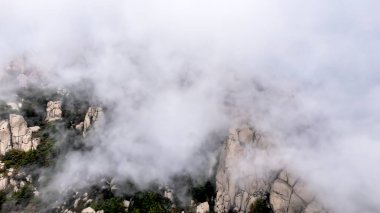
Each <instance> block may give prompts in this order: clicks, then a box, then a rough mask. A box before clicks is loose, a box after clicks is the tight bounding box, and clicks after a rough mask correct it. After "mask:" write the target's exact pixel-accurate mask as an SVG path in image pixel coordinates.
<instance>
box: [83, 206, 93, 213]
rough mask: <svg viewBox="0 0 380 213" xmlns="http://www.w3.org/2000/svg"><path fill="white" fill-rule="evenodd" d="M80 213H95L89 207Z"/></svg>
mask: <svg viewBox="0 0 380 213" xmlns="http://www.w3.org/2000/svg"><path fill="white" fill-rule="evenodd" d="M82 213H96V211H95V210H94V209H93V208H91V207H87V208H85V209H83V210H82Z"/></svg>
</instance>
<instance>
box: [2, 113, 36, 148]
mask: <svg viewBox="0 0 380 213" xmlns="http://www.w3.org/2000/svg"><path fill="white" fill-rule="evenodd" d="M9 124H10V129H11V134H12V149H19V150H23V151H28V150H31V149H36V148H37V145H38V144H39V142H40V139H39V138H33V133H35V132H38V130H39V129H40V127H38V126H34V127H29V128H28V125H27V123H26V121H25V119H24V117H22V116H21V115H16V114H10V115H9Z"/></svg>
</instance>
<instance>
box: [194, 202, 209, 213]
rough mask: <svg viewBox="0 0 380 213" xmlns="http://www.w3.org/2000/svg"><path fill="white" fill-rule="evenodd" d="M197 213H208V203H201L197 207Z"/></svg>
mask: <svg viewBox="0 0 380 213" xmlns="http://www.w3.org/2000/svg"><path fill="white" fill-rule="evenodd" d="M196 212H197V213H209V212H210V206H209V204H208V202H204V203H201V204H199V205H198V206H197V210H196Z"/></svg>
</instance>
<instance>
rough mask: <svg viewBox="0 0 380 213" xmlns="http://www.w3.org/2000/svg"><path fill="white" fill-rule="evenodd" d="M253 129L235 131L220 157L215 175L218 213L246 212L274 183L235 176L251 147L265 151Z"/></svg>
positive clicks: (233, 130) (216, 208) (250, 177)
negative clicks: (241, 160) (243, 157)
mask: <svg viewBox="0 0 380 213" xmlns="http://www.w3.org/2000/svg"><path fill="white" fill-rule="evenodd" d="M263 147H265V146H263V144H262V142H261V140H260V137H259V136H258V135H256V134H255V132H254V131H253V130H252V129H249V128H245V129H232V130H230V134H229V138H228V140H227V141H226V142H225V145H224V149H223V151H222V153H221V155H220V159H219V167H218V169H217V173H216V192H217V195H216V201H215V211H216V212H228V211H230V210H234V211H241V212H246V211H247V209H248V208H249V207H250V205H252V203H254V202H255V200H256V199H258V198H261V197H265V196H266V194H267V192H268V191H269V189H270V183H271V180H270V179H269V180H268V179H264V178H261V177H255V176H252V175H247V176H240V175H236V172H235V169H236V166H237V163H238V162H239V161H240V159H241V157H242V156H244V155H245V152H246V150H247V149H248V148H257V149H263Z"/></svg>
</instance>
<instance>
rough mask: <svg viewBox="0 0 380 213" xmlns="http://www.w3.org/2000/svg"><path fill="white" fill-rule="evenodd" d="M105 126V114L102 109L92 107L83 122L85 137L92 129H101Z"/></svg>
mask: <svg viewBox="0 0 380 213" xmlns="http://www.w3.org/2000/svg"><path fill="white" fill-rule="evenodd" d="M103 125H104V112H103V109H102V108H101V107H90V108H89V109H88V111H87V113H86V116H85V118H84V122H83V135H84V136H86V135H87V133H88V131H89V130H90V128H94V129H101V128H103Z"/></svg>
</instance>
